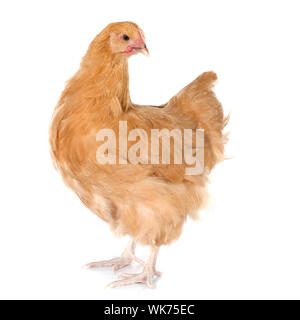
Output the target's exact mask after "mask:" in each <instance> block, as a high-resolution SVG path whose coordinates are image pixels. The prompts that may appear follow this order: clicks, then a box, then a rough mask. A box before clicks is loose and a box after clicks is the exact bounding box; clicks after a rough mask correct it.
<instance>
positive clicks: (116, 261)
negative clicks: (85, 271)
mask: <svg viewBox="0 0 300 320" xmlns="http://www.w3.org/2000/svg"><path fill="white" fill-rule="evenodd" d="M135 247H136V243H135V241H133V240H130V241H129V242H128V244H127V246H126V248H125V250H124V251H123V253H122V254H121V256H120V257H118V258H113V259H110V260H103V261H97V262H91V263H88V264H86V265H84V267H85V268H103V267H113V270H114V271H117V270H120V269H122V268H125V267H127V266H129V265H130V264H131V263H132V262H133V261H136V262H137V263H139V264H144V261H142V260H141V259H139V258H138V257H136V256H135V254H134V251H135Z"/></svg>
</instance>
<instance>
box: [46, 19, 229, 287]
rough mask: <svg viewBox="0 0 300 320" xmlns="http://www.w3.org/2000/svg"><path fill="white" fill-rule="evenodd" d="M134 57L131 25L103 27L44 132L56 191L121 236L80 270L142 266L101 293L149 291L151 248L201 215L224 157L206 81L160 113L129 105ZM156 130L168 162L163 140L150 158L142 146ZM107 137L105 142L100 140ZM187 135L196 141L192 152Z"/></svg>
mask: <svg viewBox="0 0 300 320" xmlns="http://www.w3.org/2000/svg"><path fill="white" fill-rule="evenodd" d="M140 52H141V53H148V49H147V46H146V44H145V36H144V33H143V31H142V30H141V28H140V27H139V26H138V25H136V24H135V23H133V22H118V23H111V24H109V25H108V26H107V27H106V28H105V29H104V30H103V31H102V32H100V33H99V34H98V35H97V36H96V37H95V39H94V40H93V41H92V42H91V44H90V46H89V48H88V50H87V53H86V55H85V56H84V57H83V59H82V61H81V64H80V68H79V70H78V71H77V73H76V74H75V75H74V76H73V77H72V78H71V79H70V80H69V81H68V82H67V84H66V87H65V89H64V91H63V93H62V94H61V97H60V99H59V102H58V104H57V106H56V108H55V111H54V114H53V118H52V122H51V126H50V146H51V156H52V159H53V162H54V165H55V167H56V169H57V170H58V171H59V172H60V174H61V175H62V177H63V180H64V182H65V184H66V185H67V186H68V187H70V188H71V189H72V190H73V191H74V192H75V193H76V194H77V196H78V197H79V198H80V199H81V201H82V202H83V203H84V204H85V205H86V206H87V207H88V208H89V209H90V210H91V211H92V212H93V213H95V214H96V215H97V216H98V217H100V218H101V219H102V220H104V221H105V222H107V223H108V224H109V226H110V228H111V230H112V231H113V232H114V233H115V234H117V235H127V236H129V237H130V242H129V243H128V245H127V247H126V248H125V250H124V251H123V253H122V254H121V256H120V257H118V258H113V259H111V260H106V261H99V262H92V263H89V264H87V265H86V266H87V267H89V268H97V267H113V268H114V270H115V271H116V270H119V269H121V268H124V267H126V266H128V265H130V264H131V263H132V262H133V261H136V262H138V263H140V264H141V265H142V266H143V269H142V271H141V273H138V274H128V273H125V274H122V275H121V277H122V278H123V279H122V280H117V281H114V282H112V283H111V284H109V285H108V286H109V287H117V286H123V285H130V284H135V283H145V284H147V285H148V286H149V287H153V281H154V279H155V277H157V276H160V273H159V272H158V271H157V270H156V268H155V264H156V259H157V255H158V251H159V247H160V246H162V245H167V244H170V243H171V242H172V241H174V240H176V239H177V238H178V237H179V236H180V234H181V231H182V227H183V224H184V222H185V221H186V219H187V217H191V218H195V217H196V216H197V212H198V211H199V209H201V208H203V207H204V206H205V203H206V199H207V191H206V186H207V183H208V175H209V173H210V171H211V170H212V169H213V168H214V166H215V165H216V164H217V163H218V162H220V161H222V160H223V158H224V157H223V154H224V144H225V142H226V135H225V134H224V133H223V129H224V127H225V125H226V123H227V117H225V116H224V114H223V109H222V106H221V104H220V102H219V101H218V100H217V98H216V96H215V94H214V93H213V91H212V87H213V84H214V82H215V80H216V79H217V77H216V74H215V73H214V72H206V73H203V74H202V75H200V76H199V77H198V78H196V79H195V80H194V81H193V82H192V83H190V84H189V85H188V86H186V87H185V88H184V89H182V90H181V91H180V92H179V93H178V94H177V95H175V96H174V97H173V98H172V99H171V100H170V101H169V102H168V103H166V104H163V105H161V106H150V105H149V106H142V105H137V104H134V103H133V102H132V101H131V99H130V94H129V76H128V58H129V57H131V56H132V55H134V54H137V53H140ZM166 129H167V130H169V131H168V132H171V133H172V132H173V135H172V134H171V135H170V136H169V138H170V144H169V146H170V148H169V149H168V148H167V150H169V152H170V158H171V160H170V161H169V162H168V161H166V159H167V158H165V159H163V158H164V152H163V145H162V144H163V141H164V139H163V135H161V136H159V138H158V140H156V141H158V143H159V146H158V147H157V148H156V149H155V146H154V147H153V148H152V145H151V143H152V142H151V138H152V137H153V134H152V133H153V132H156V133H157V132H158V130H166ZM155 130H156V131H155ZM172 130H175V131H172ZM184 131H186V132H188V133H191V132H192V134H191V135H190V136H191V137H192V142H191V143H186V142H183V143H182V139H183V137H185V135H184ZM109 132H114V133H115V136H114V137H112V138H110V137H109V135H108V134H107V135H106V136H105V133H109ZM159 132H160V131H159ZM196 132H202V133H203V135H202V141H203V145H202V146H200V147H199V146H198V145H196V143H195V141H196V138H197V134H196ZM175 133H177V134H178V133H179V137H180V133H182V136H181V137H180V138H179V139H178V135H177V138H176V137H175V136H176V134H175ZM104 136H105V137H104ZM187 136H188V134H187ZM121 142H122V143H121ZM182 145H183V146H187V145H189V146H190V150H191V156H192V157H194V158H195V157H196V158H197V157H198V158H199V157H200V156H201V155H202V158H203V159H202V160H203V161H202V162H201V163H202V166H201V168H202V169H201V170H200V171H198V172H196V173H195V172H192V174H191V172H188V169H191V170H192V167H193V165H194V164H195V163H197V161H196V162H195V163H194V164H193V163H191V161H188V160H187V158H184V160H182V161H181V162H180V161H175V159H177V160H178V159H179V160H180V159H182V157H183V153H184V152H183V151H181V150H180V148H177V149H176V147H182ZM150 146H151V147H150ZM182 149H183V148H182ZM187 149H188V147H187ZM175 150H179V151H175ZM114 151H115V153H114ZM198 151H199V153H198ZM101 152H102V153H101ZM151 152H152V153H151ZM155 152H156V153H155ZM153 153H154V155H155V156H153ZM129 154H130V156H131V159H133V160H132V161H129V160H130V159H129V160H128V158H130V157H129ZM116 159H117V160H116ZM153 159H154V161H151V160H153ZM155 159H156V161H155ZM196 160H199V159H196ZM137 243H139V244H142V245H148V246H150V248H151V252H150V255H149V258H148V260H147V261H146V262H143V261H141V260H140V259H139V258H137V257H136V256H135V247H136V244H137Z"/></svg>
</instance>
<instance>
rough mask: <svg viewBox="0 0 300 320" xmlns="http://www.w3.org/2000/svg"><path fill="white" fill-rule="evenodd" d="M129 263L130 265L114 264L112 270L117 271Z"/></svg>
mask: <svg viewBox="0 0 300 320" xmlns="http://www.w3.org/2000/svg"><path fill="white" fill-rule="evenodd" d="M129 265H130V263H124V264H115V265H114V268H113V270H114V272H116V271H118V270H120V269H123V268H125V267H127V266H129Z"/></svg>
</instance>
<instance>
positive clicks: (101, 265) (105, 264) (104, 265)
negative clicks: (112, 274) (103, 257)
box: [84, 260, 113, 269]
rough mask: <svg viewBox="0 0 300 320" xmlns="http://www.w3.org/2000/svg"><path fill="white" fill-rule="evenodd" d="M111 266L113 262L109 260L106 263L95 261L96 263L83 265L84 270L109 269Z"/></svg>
mask: <svg viewBox="0 0 300 320" xmlns="http://www.w3.org/2000/svg"><path fill="white" fill-rule="evenodd" d="M111 266H113V262H112V261H111V260H107V261H97V262H91V263H87V264H85V265H84V268H87V269H90V268H102V267H111Z"/></svg>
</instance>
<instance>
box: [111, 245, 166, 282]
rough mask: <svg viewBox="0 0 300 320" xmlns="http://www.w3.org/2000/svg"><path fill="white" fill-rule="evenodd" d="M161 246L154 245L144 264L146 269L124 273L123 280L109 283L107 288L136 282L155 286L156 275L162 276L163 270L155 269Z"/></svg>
mask: <svg viewBox="0 0 300 320" xmlns="http://www.w3.org/2000/svg"><path fill="white" fill-rule="evenodd" d="M158 251H159V247H156V246H154V247H152V248H151V253H150V256H149V258H148V260H147V262H146V263H145V265H144V269H143V271H142V272H141V273H137V274H131V273H123V274H121V275H120V277H122V278H123V280H117V281H114V282H111V283H109V284H108V285H107V286H106V288H116V287H120V286H127V285H131V284H136V283H144V284H147V286H148V287H149V288H154V285H153V278H154V276H161V272H159V271H157V270H156V269H155V264H156V259H157V255H158Z"/></svg>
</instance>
